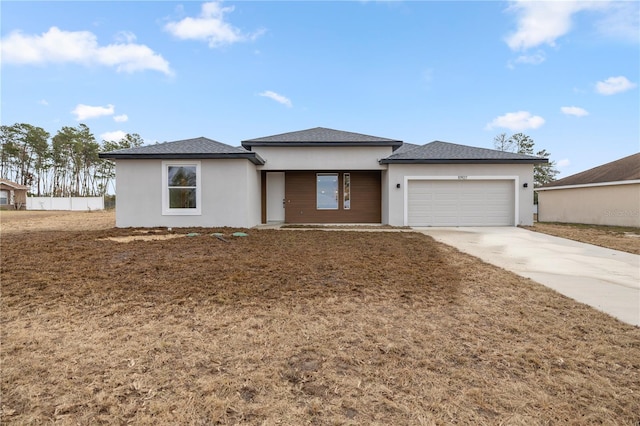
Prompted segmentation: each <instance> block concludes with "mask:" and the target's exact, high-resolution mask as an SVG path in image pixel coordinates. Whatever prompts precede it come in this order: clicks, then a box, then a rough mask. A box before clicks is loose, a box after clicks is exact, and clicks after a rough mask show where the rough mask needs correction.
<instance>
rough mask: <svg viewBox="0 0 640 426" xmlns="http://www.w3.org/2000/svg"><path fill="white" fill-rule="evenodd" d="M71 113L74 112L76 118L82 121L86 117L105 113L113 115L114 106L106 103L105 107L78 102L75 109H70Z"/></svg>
mask: <svg viewBox="0 0 640 426" xmlns="http://www.w3.org/2000/svg"><path fill="white" fill-rule="evenodd" d="M71 113H72V114H75V116H76V120H78V121H82V120H86V119H88V118H97V117H102V116H105V115H113V113H114V106H113V105H110V104H109V105H107V106H106V107H103V106H91V105H84V104H78V105H77V106H76V107H75V109H74V110H73V111H71Z"/></svg>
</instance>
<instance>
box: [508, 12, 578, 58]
mask: <svg viewBox="0 0 640 426" xmlns="http://www.w3.org/2000/svg"><path fill="white" fill-rule="evenodd" d="M586 7H587V6H586V4H585V3H578V2H573V1H522V0H520V1H515V2H512V3H511V5H510V6H509V9H508V10H510V11H513V12H515V13H516V14H517V15H518V29H517V30H516V31H515V32H514V33H513V34H511V35H509V36H508V37H507V38H506V42H507V45H508V46H509V47H510V48H511V49H512V50H526V49H528V48H531V47H535V46H539V45H541V44H548V45H551V46H554V45H555V41H556V39H557V38H558V37H561V36H563V35H564V34H566V33H567V32H569V30H570V29H571V24H572V23H571V16H572V15H573V14H574V13H576V12H578V11H579V10H581V9H584V8H586Z"/></svg>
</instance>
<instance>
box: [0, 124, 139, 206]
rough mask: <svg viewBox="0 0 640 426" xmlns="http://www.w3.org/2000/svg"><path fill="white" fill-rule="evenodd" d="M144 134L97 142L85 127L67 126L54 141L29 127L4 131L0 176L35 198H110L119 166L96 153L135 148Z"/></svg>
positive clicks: (0, 128)
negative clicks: (26, 187)
mask: <svg viewBox="0 0 640 426" xmlns="http://www.w3.org/2000/svg"><path fill="white" fill-rule="evenodd" d="M143 143H144V141H143V139H142V138H141V137H140V135H138V134H136V133H133V134H127V135H126V136H125V137H124V138H122V139H121V140H119V141H104V140H103V141H102V142H98V141H97V140H96V138H95V136H94V135H93V134H92V133H91V130H90V129H89V127H88V126H87V125H85V124H79V125H78V126H77V127H69V126H64V127H62V128H61V129H60V130H58V132H57V133H56V134H55V135H54V136H53V137H51V135H50V134H49V132H47V131H46V130H44V129H43V128H41V127H37V126H33V125H31V124H27V123H15V124H13V125H11V126H6V125H3V126H0V177H1V178H3V179H8V180H10V181H13V182H16V183H19V184H21V185H25V186H28V187H29V188H30V191H29V193H30V194H31V195H35V196H54V197H70V196H74V197H92V196H103V195H105V194H107V191H108V190H109V188H110V186H112V185H113V182H114V179H115V164H114V162H113V161H111V160H107V159H102V158H98V153H100V152H105V151H113V150H116V149H124V148H133V147H137V146H141V145H142V144H143Z"/></svg>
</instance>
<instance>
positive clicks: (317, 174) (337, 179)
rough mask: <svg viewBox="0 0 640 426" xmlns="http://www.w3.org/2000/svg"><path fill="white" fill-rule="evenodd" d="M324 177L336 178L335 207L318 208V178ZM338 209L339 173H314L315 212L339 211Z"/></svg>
mask: <svg viewBox="0 0 640 426" xmlns="http://www.w3.org/2000/svg"><path fill="white" fill-rule="evenodd" d="M321 176H322V177H324V176H335V177H336V194H335V200H336V206H335V207H319V206H318V178H320V177H321ZM339 209H340V174H339V173H316V210H339Z"/></svg>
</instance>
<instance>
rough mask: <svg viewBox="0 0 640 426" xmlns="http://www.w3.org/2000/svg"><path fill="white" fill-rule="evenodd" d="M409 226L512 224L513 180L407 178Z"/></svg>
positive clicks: (513, 215) (513, 209)
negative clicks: (408, 179)
mask: <svg viewBox="0 0 640 426" xmlns="http://www.w3.org/2000/svg"><path fill="white" fill-rule="evenodd" d="M408 197H409V198H408V216H409V217H408V219H409V223H408V225H409V226H513V225H514V217H515V200H514V198H515V195H514V181H513V180H410V181H409V185H408Z"/></svg>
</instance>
